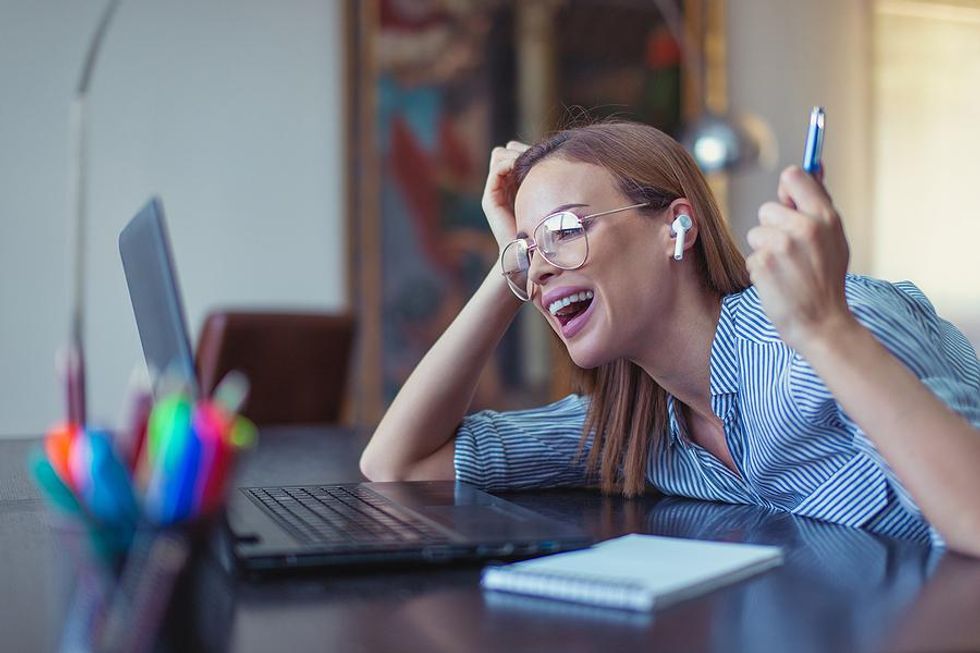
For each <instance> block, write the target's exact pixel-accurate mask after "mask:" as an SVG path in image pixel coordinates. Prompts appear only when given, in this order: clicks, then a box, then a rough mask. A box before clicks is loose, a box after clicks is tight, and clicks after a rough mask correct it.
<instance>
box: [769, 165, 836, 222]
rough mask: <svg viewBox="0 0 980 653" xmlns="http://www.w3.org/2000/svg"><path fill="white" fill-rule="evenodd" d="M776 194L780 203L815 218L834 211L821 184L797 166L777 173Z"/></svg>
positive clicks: (831, 202) (823, 216) (825, 215)
mask: <svg viewBox="0 0 980 653" xmlns="http://www.w3.org/2000/svg"><path fill="white" fill-rule="evenodd" d="M776 195H777V197H778V198H779V202H780V203H781V204H783V205H785V206H787V207H789V208H795V209H797V210H798V211H801V212H803V213H806V214H807V215H810V216H813V217H815V218H826V217H828V216H829V215H831V214H834V213H835V212H834V204H833V201H832V200H831V199H830V195H829V194H828V193H827V190H826V189H825V188H824V187H823V184H822V183H820V181H819V180H817V179H815V178H814V176H813V175H810V174H807V173H806V172H803V169H802V168H800V167H799V166H790V167H788V168H786V169H785V170H783V172H782V174H781V175H779V185H778V186H777V188H776Z"/></svg>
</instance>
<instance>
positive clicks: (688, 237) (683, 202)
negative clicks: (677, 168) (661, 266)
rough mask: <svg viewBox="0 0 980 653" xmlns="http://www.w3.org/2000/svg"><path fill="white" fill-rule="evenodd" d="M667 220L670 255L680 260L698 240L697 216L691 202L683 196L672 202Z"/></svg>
mask: <svg viewBox="0 0 980 653" xmlns="http://www.w3.org/2000/svg"><path fill="white" fill-rule="evenodd" d="M667 220H668V222H669V229H670V243H671V247H670V250H671V251H670V256H671V258H673V259H674V260H677V261H680V260H681V259H683V258H684V254H685V253H686V252H687V251H688V250H690V249H691V248H692V247H694V242H695V241H696V240H697V237H698V221H697V216H695V214H694V208H693V207H692V206H691V203H690V202H688V201H687V199H685V198H683V197H682V198H679V199H676V200H674V201H673V202H671V203H670V206H669V207H668V209H667Z"/></svg>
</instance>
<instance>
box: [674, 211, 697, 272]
mask: <svg viewBox="0 0 980 653" xmlns="http://www.w3.org/2000/svg"><path fill="white" fill-rule="evenodd" d="M693 226H694V223H693V222H692V221H691V216H689V215H687V214H686V213H681V214H680V215H679V216H677V218H676V219H675V220H674V221H673V222H672V223H671V225H670V235H672V236H674V237H676V238H677V241H676V242H675V243H674V260H675V261H679V260H681V259H682V258H684V239H685V238H686V237H687V232H688V231H689V230H690V229H691V227H693Z"/></svg>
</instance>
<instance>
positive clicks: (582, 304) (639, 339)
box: [514, 157, 675, 368]
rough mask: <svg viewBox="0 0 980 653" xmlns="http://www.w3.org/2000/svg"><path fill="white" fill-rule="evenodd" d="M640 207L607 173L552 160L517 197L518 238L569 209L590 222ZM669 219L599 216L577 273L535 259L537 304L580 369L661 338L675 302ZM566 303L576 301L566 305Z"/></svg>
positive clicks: (631, 213) (632, 213)
mask: <svg viewBox="0 0 980 653" xmlns="http://www.w3.org/2000/svg"><path fill="white" fill-rule="evenodd" d="M634 203H635V202H633V201H631V200H630V199H629V198H628V197H626V196H624V195H623V194H622V193H621V192H620V190H619V187H618V185H617V183H616V181H615V179H614V178H613V176H612V175H611V174H610V173H609V172H608V171H607V170H606V169H605V168H603V167H601V166H596V165H592V164H589V163H581V162H577V161H568V160H564V159H561V158H557V157H551V158H548V159H545V160H544V161H542V162H541V163H538V164H537V165H535V166H534V167H533V168H531V171H530V172H529V173H528V174H527V176H526V177H525V178H524V182H523V183H522V184H521V186H520V189H519V190H518V192H517V197H516V200H515V204H514V212H515V217H516V219H517V232H518V236H519V237H528V238H533V233H532V232H533V231H534V228H535V227H536V226H537V224H538V223H539V222H540V221H541V219H542V218H544V217H545V216H547V215H551V214H553V213H556V212H558V211H561V210H568V211H571V212H573V213H575V214H577V215H578V216H579V217H585V216H587V215H590V214H593V213H599V212H602V211H609V210H612V209H618V208H621V207H624V206H629V205H631V204H634ZM669 216H670V210H669V209H668V210H665V211H662V212H660V213H659V214H654V215H651V214H650V212H649V211H646V213H644V214H641V213H640V209H631V210H628V211H622V212H620V213H613V214H611V215H606V216H601V217H598V218H596V219H595V220H593V221H591V222H590V223H589V224H588V226H587V231H586V234H587V238H588V245H589V254H588V258H587V259H586V261H585V264H584V265H583V266H582V267H580V268H578V269H576V270H563V269H561V268H558V267H555V266H553V265H551V264H549V263H548V262H547V261H546V260H545V259H544V257H542V256H541V255H540V254H538V253H537V252H535V254H534V255H533V257H532V258H531V269H530V279H531V281H532V283H533V284H534V286H535V287H532V292H533V295H532V297H531V301H532V302H533V303H534V305H535V306H536V307H537V309H538V310H539V311H540V312H541V313H542V315H544V317H545V319H546V320H547V321H548V324H550V325H551V327H552V328H553V329H554V330H555V332H556V333H557V334H558V336H559V337H560V338H561V339H562V341H563V342H564V343H565V346H566V347H567V348H568V353H569V355H570V356H571V358H572V360H573V361H574V362H575V364H576V365H578V366H579V367H583V368H592V367H596V366H598V365H601V364H603V363H607V362H610V361H613V360H616V359H618V358H623V357H625V358H630V359H632V358H634V357H635V356H636V355H638V354H639V352H641V351H643V350H644V349H645V348H649V347H650V343H651V340H652V339H655V338H656V336H657V331H658V329H657V325H658V322H659V321H661V320H662V318H663V316H664V315H665V314H669V313H667V311H669V309H670V306H671V303H672V302H673V301H674V291H673V288H674V285H675V284H674V283H673V282H672V281H673V279H672V273H673V270H672V269H671V268H670V265H669V264H670V262H671V258H670V253H671V252H672V245H671V243H672V241H671V239H670V227H669ZM564 298H571V300H572V301H571V303H568V305H566V306H562V303H564V302H561V300H563V299H564ZM576 300H577V301H576Z"/></svg>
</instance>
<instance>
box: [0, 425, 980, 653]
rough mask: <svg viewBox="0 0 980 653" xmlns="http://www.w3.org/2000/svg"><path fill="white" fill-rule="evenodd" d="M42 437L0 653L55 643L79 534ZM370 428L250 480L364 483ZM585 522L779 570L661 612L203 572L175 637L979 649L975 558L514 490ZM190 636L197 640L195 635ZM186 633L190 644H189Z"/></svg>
mask: <svg viewBox="0 0 980 653" xmlns="http://www.w3.org/2000/svg"><path fill="white" fill-rule="evenodd" d="M36 442H37V441H36V440H8V441H0V587H2V588H3V600H2V601H0V637H2V638H3V639H2V640H0V650H3V651H30V652H33V651H52V650H57V649H58V647H59V643H60V642H61V637H62V628H63V624H64V623H65V615H66V613H67V611H68V610H69V609H70V606H71V603H72V600H73V596H75V595H74V594H73V583H74V579H75V575H74V573H73V571H74V562H73V561H75V560H77V557H76V556H77V549H78V547H77V546H76V545H77V542H75V543H72V541H71V538H69V537H66V536H65V535H64V532H63V529H61V528H59V527H57V525H56V524H54V520H53V518H52V517H51V516H50V515H49V514H48V513H47V512H46V510H45V508H44V506H43V504H42V503H41V501H40V500H39V498H38V494H37V492H36V490H35V489H34V488H33V487H32V485H31V483H30V482H29V481H28V479H27V477H26V473H25V460H26V456H27V452H28V450H29V448H30V447H31V446H34V445H35V444H36ZM363 444H364V438H363V436H362V435H358V434H355V433H351V432H348V431H342V430H328V429H313V428H306V429H304V428H290V429H267V430H266V431H264V432H263V434H262V442H261V444H260V446H259V447H258V449H257V450H256V451H254V452H252V455H251V456H250V457H249V458H248V459H247V460H246V461H245V462H244V464H243V466H242V468H241V469H240V472H239V478H240V483H241V484H243V485H244V484H249V485H253V484H255V485H261V484H276V483H317V482H340V481H352V480H360V478H361V477H360V474H359V473H358V471H357V466H356V460H357V457H358V455H359V453H360V450H361V448H362V446H363ZM507 498H509V499H510V500H512V501H515V502H517V503H520V504H522V505H524V506H525V507H528V508H531V509H533V510H537V511H539V512H542V513H546V514H549V515H552V516H555V517H558V518H561V519H565V520H569V521H572V522H576V523H579V524H581V525H582V526H584V527H585V528H586V529H587V530H588V531H589V532H590V533H592V534H593V535H595V536H596V537H597V538H607V537H614V536H616V535H620V534H623V533H628V532H644V533H654V534H661V535H674V536H684V537H696V538H702V539H713V540H727V541H736V542H755V543H763V544H776V545H779V546H782V547H784V551H785V554H786V563H785V564H784V565H783V566H782V567H781V568H778V569H776V570H773V571H770V572H768V573H765V574H763V575H761V576H758V577H756V578H754V579H751V580H748V581H745V582H741V583H738V584H736V585H733V586H730V587H728V588H724V589H721V590H718V591H715V592H713V593H711V594H709V595H707V596H705V597H702V598H700V599H694V600H691V601H688V602H686V603H682V604H679V605H676V606H674V607H671V608H669V609H666V610H664V611H661V612H657V613H655V614H651V615H636V614H630V613H620V612H616V611H604V610H595V609H589V608H585V607H578V606H574V605H565V604H561V603H554V602H547V601H540V600H534V599H521V598H519V597H513V598H509V597H506V595H497V594H484V593H483V592H481V590H480V588H479V586H478V578H479V568H478V567H477V566H475V565H468V566H456V567H447V568H429V569H405V570H396V571H391V570H388V571H383V572H358V573H350V572H348V573H339V574H338V573H335V574H333V575H330V576H324V575H320V576H308V577H300V578H292V579H280V580H275V581H265V582H261V583H255V582H245V581H240V580H237V579H235V578H233V577H230V576H228V575H227V574H225V573H224V572H223V571H222V570H221V569H220V568H219V567H218V566H217V565H203V566H202V568H201V570H200V571H199V573H198V575H197V576H196V577H195V579H194V584H193V585H194V588H195V589H194V591H193V592H190V593H189V596H185V597H184V598H183V600H184V601H186V602H187V604H188V606H189V608H192V610H189V612H188V613H189V614H193V615H195V616H193V617H190V618H188V619H187V620H185V621H184V622H181V623H180V624H179V625H178V626H175V628H180V629H183V630H184V631H187V632H185V633H184V635H183V641H194V642H197V646H199V647H200V648H203V649H211V650H232V651H263V652H264V651H286V652H287V653H299V652H300V651H307V650H330V651H343V652H345V653H346V652H350V653H354V652H358V651H427V652H432V651H440V652H441V651H444V652H453V653H455V652H457V651H459V652H463V651H507V652H508V653H512V652H516V651H563V652H568V651H630V650H637V651H640V650H643V651H648V650H669V651H836V652H843V651H892V650H894V651H974V650H980V561H976V560H972V559H968V558H965V557H962V556H958V555H955V554H945V555H943V554H942V553H941V552H937V551H933V550H930V549H929V548H927V547H923V546H920V545H917V544H912V543H908V542H901V541H897V540H889V539H885V538H879V537H875V536H872V535H869V534H867V533H864V532H863V531H858V530H854V529H849V528H844V527H839V526H834V525H830V524H825V523H821V522H815V521H811V520H807V519H800V518H794V517H791V516H789V515H786V514H780V513H773V512H768V511H765V510H761V509H757V508H754V507H746V506H728V505H722V504H711V503H703V502H696V501H688V500H678V499H674V498H659V497H649V498H643V499H639V500H632V501H627V500H623V499H619V498H614V497H603V496H601V495H599V494H597V493H595V492H591V491H586V490H572V491H549V492H539V493H516V494H510V495H507ZM188 633H189V634H188ZM188 637H189V639H188Z"/></svg>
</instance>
